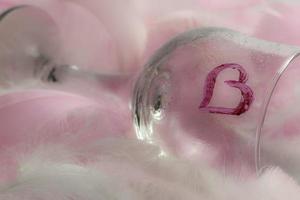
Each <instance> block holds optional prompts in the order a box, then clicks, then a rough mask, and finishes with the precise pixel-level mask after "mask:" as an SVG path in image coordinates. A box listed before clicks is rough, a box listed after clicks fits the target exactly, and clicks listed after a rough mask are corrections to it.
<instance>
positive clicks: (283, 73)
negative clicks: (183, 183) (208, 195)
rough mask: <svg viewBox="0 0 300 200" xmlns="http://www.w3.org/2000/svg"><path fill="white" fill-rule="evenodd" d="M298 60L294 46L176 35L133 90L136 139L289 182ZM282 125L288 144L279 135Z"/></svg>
mask: <svg viewBox="0 0 300 200" xmlns="http://www.w3.org/2000/svg"><path fill="white" fill-rule="evenodd" d="M298 55H299V48H298V47H295V46H288V45H283V44H278V43H273V42H267V41H263V40H259V39H255V38H253V37H249V36H247V35H244V34H241V33H238V32H235V31H232V30H229V29H224V28H213V27H211V28H210V27H209V28H201V29H195V30H192V31H188V32H185V33H183V34H180V35H179V36H177V37H175V38H173V39H171V40H170V41H169V42H168V43H167V44H165V45H164V46H163V47H162V48H160V49H159V50H158V51H157V52H156V53H155V54H154V55H153V57H152V58H151V59H150V60H149V62H148V63H147V64H146V65H145V67H144V70H143V72H142V73H141V75H140V77H139V79H138V81H137V83H136V85H135V91H134V96H133V103H132V107H133V118H134V123H135V128H136V134H137V138H139V139H140V140H144V141H148V142H155V143H159V144H160V145H161V146H162V147H163V153H164V154H173V155H177V156H179V157H184V158H188V159H192V160H200V161H203V160H206V161H208V162H209V163H211V165H212V166H214V167H217V168H220V169H221V170H223V171H224V173H225V174H227V173H230V174H232V173H233V174H236V175H241V174H247V175H248V174H253V173H254V172H258V173H259V172H260V171H261V169H263V168H264V167H269V166H279V167H281V168H282V169H283V170H285V171H286V172H288V173H290V174H292V175H293V176H294V177H295V174H296V172H295V171H299V166H300V162H299V161H298V160H299V159H298V158H299V156H298V155H299V152H300V151H299V152H298V153H296V152H295V154H296V155H297V156H294V158H295V159H294V160H295V162H297V165H294V164H295V163H293V165H290V164H289V163H288V162H287V160H290V159H292V160H293V158H292V157H290V156H289V155H288V154H290V153H291V150H289V151H288V149H289V148H290V145H291V144H292V143H291V142H293V141H295V140H299V139H300V137H299V136H300V132H299V130H300V125H298V124H299V123H298V122H297V120H299V117H300V116H299V114H300V109H298V106H297V104H298V102H300V95H299V94H300V93H299V91H300V90H299V89H298V88H299V84H297V83H298V81H297V80H298V77H300V76H299V75H300V68H299V67H297V65H298V64H300V59H298ZM295 120H296V121H295ZM286 123H292V125H291V126H294V128H293V130H294V131H295V132H294V134H293V136H292V137H285V134H286V133H285V132H284V130H283V131H282V132H280V131H279V130H281V129H280V128H282V126H284V125H285V124H286ZM285 126H287V125H285ZM297 130H298V132H297ZM262 141H263V143H262ZM279 146H280V148H282V149H280V150H279V149H276V148H277V147H279ZM293 147H297V145H296V146H295V145H293ZM283 155H284V156H283ZM282 156H283V157H282ZM296 157H297V158H296ZM298 162H299V164H298ZM291 163H292V162H291ZM290 168H293V169H296V170H295V171H292V170H291V169H290ZM254 174H255V173H254Z"/></svg>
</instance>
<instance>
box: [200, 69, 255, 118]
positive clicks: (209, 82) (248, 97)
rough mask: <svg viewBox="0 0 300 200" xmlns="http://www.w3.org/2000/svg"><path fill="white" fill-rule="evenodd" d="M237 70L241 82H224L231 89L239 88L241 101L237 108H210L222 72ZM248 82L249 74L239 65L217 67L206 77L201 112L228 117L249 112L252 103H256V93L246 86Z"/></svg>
mask: <svg viewBox="0 0 300 200" xmlns="http://www.w3.org/2000/svg"><path fill="white" fill-rule="evenodd" d="M228 68H231V69H236V70H238V71H239V73H240V74H239V80H238V81H235V80H228V81H224V82H225V83H226V84H228V85H229V86H230V87H234V88H237V89H239V90H240V91H241V95H242V97H241V100H240V102H239V104H238V105H237V107H235V108H224V107H215V106H208V105H209V103H210V101H211V99H212V96H213V92H214V87H215V84H216V80H217V77H218V75H219V73H220V72H222V71H223V70H225V69H228ZM247 80H248V74H247V72H246V70H245V69H244V68H243V67H242V66H241V65H239V64H236V63H226V64H222V65H220V66H217V67H215V68H214V69H213V70H211V71H210V72H209V74H208V75H207V77H206V80H205V84H204V92H203V93H204V98H203V100H202V102H201V104H200V106H199V109H200V110H204V111H208V112H209V113H218V114H227V115H241V114H243V113H245V112H246V111H247V110H249V108H250V106H251V104H252V102H253V101H254V93H253V91H252V89H251V88H250V87H249V86H248V85H246V82H247Z"/></svg>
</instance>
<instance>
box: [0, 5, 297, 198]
mask: <svg viewBox="0 0 300 200" xmlns="http://www.w3.org/2000/svg"><path fill="white" fill-rule="evenodd" d="M18 4H32V5H36V6H39V7H41V8H43V9H45V10H47V12H48V13H49V14H50V15H51V16H52V17H53V18H54V19H55V21H56V23H57V24H58V25H59V28H60V31H61V33H62V38H63V44H62V46H63V51H62V55H63V62H65V63H69V64H72V65H76V66H80V67H81V68H84V69H85V70H87V71H89V72H92V73H94V72H97V73H99V74H102V76H103V77H104V78H103V81H101V84H100V85H92V86H93V87H92V89H90V90H89V91H87V88H89V87H90V85H88V84H87V85H88V86H84V83H82V82H80V83H78V82H74V85H73V86H72V84H71V86H70V87H67V88H64V89H60V90H63V91H53V90H49V88H50V89H53V88H51V87H50V86H49V87H48V86H44V85H41V84H35V85H34V86H32V85H30V89H28V88H26V87H27V86H26V87H25V86H24V85H21V86H20V85H17V86H15V87H14V88H10V89H9V90H5V91H3V92H2V95H1V96H0V127H1V132H0V135H1V140H0V150H1V151H0V182H1V186H0V199H3V200H4V199H8V200H17V199H31V200H41V199H45V200H48V199H57V200H67V199H72V200H77V199H78V200H79V199H91V200H92V199H107V200H110V199H118V200H126V199H145V200H150V199H162V200H166V199H197V200H199V199H200V200H201V199H211V200H225V199H249V200H250V199H270V200H271V199H272V200H273V199H278V200H279V199H280V200H281V199H286V198H289V199H291V200H293V199H298V198H299V197H300V187H299V185H298V184H297V183H296V182H295V181H293V180H292V178H290V177H289V176H288V175H286V174H285V173H284V172H282V171H281V170H280V169H269V170H268V171H266V172H265V173H264V174H263V175H262V176H261V177H259V178H255V177H254V176H249V177H243V176H240V177H230V176H228V177H224V176H223V173H222V172H220V171H218V170H215V169H211V168H210V166H209V165H208V164H207V163H204V162H201V160H200V161H197V162H196V163H195V162H191V161H187V160H181V159H178V158H173V157H172V156H169V157H166V156H164V155H163V154H161V151H160V149H159V147H157V146H155V145H149V144H143V143H141V142H139V141H136V140H134V139H129V138H134V132H133V128H132V122H131V120H130V109H129V107H128V101H129V99H130V97H129V96H128V95H127V94H129V93H130V86H132V84H133V82H134V77H135V76H136V74H138V72H139V71H140V69H141V66H142V65H143V64H144V63H145V62H146V61H147V60H148V58H149V56H151V55H152V54H153V53H154V52H155V50H157V49H158V48H159V47H160V46H161V45H162V44H163V43H164V42H166V41H167V40H169V39H170V38H171V37H172V36H174V35H176V34H178V33H181V32H183V31H185V30H188V29H191V28H195V27H201V26H205V25H209V26H212V25H218V26H226V27H228V28H233V29H236V30H239V31H242V32H244V33H248V34H251V35H254V36H257V37H259V38H263V39H268V40H272V41H278V42H284V43H289V44H295V45H297V44H298V45H300V40H299V38H298V35H299V33H300V28H299V27H300V26H298V24H299V23H300V22H299V20H298V18H297V17H298V16H299V14H298V10H299V8H300V3H298V2H297V1H263V0H244V1H236V0H222V1H218V0H210V1H206V0H185V1H182V0H164V1H161V0H160V1H157V0H152V1H150V0H127V1H121V0H73V1H71V0H11V1H4V0H2V1H1V2H0V7H2V8H3V9H6V8H8V7H11V6H13V5H18ZM0 26H1V23H0ZM105 77H106V78H105ZM107 77H109V78H107ZM77 81H78V80H77ZM92 84H94V82H92ZM25 89H26V90H25ZM55 89H57V88H55ZM58 89H59V88H58ZM116 124H117V126H116ZM170 131H173V130H170ZM109 138H110V139H109ZM280 145H282V146H283V145H284V144H278V146H279V147H281V146H280ZM280 149H281V148H280ZM285 150H286V151H291V152H293V151H295V150H294V149H288V150H287V149H285Z"/></svg>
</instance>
